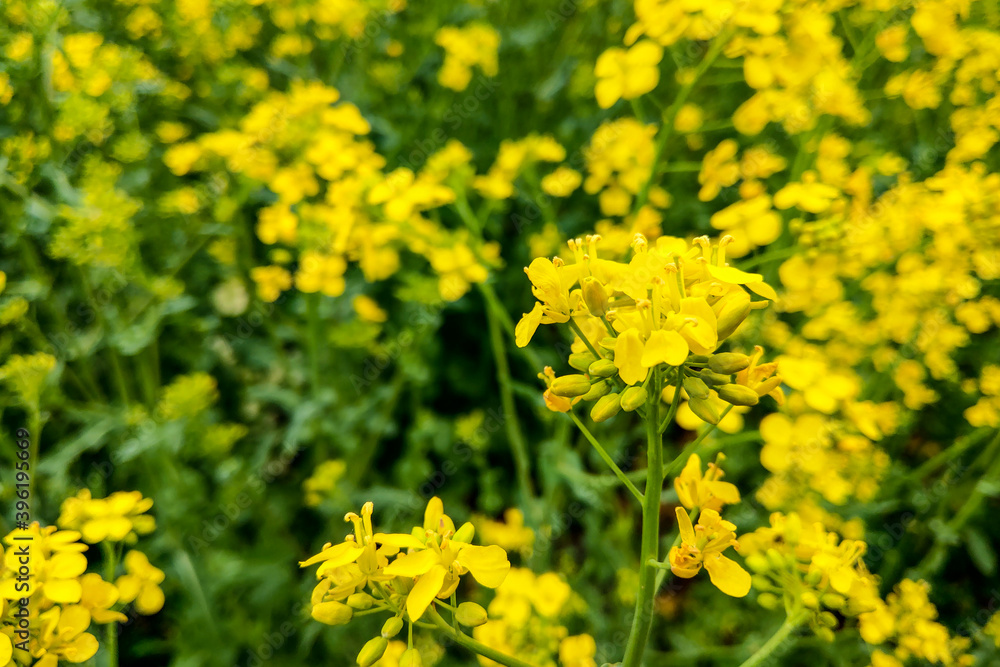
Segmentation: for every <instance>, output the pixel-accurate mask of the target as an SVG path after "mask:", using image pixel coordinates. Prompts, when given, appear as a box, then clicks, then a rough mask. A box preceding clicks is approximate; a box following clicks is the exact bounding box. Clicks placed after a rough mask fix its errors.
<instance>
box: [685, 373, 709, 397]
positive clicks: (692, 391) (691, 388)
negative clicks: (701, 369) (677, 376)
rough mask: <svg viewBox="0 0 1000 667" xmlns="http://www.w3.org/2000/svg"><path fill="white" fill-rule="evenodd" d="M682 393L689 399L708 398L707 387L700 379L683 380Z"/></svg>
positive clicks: (689, 378) (688, 378)
mask: <svg viewBox="0 0 1000 667" xmlns="http://www.w3.org/2000/svg"><path fill="white" fill-rule="evenodd" d="M684 391H686V392H687V394H688V396H690V397H691V398H708V385H707V384H705V381H704V380H702V379H701V378H693V377H687V378H684Z"/></svg>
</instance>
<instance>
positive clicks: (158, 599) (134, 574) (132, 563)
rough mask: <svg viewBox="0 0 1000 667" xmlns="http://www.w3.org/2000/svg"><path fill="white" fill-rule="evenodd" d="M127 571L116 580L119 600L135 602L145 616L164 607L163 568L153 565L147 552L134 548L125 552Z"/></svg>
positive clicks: (137, 609)
mask: <svg viewBox="0 0 1000 667" xmlns="http://www.w3.org/2000/svg"><path fill="white" fill-rule="evenodd" d="M123 563H124V565H125V572H126V574H123V575H122V576H120V577H118V579H117V581H115V586H116V587H117V588H118V593H119V600H120V601H121V602H124V603H129V602H133V601H134V602H135V610H136V611H137V612H139V613H140V614H142V615H143V616H150V615H152V614H155V613H156V612H158V611H160V609H162V608H163V602H164V596H163V590H162V589H161V588H160V584H161V583H163V579H164V574H163V570H160V569H159V568H156V567H153V566H152V565H150V563H149V559H148V558H147V557H146V554H144V553H142V552H141V551H136V550H134V549H133V550H132V551H129V552H128V553H127V554H125V559H124V561H123Z"/></svg>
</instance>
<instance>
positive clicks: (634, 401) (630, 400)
mask: <svg viewBox="0 0 1000 667" xmlns="http://www.w3.org/2000/svg"><path fill="white" fill-rule="evenodd" d="M647 398H648V395H647V394H646V390H645V388H643V387H629V388H628V389H626V390H625V391H623V392H622V398H621V404H622V410H624V411H625V412H632V411H633V410H635V409H637V408H640V407H642V406H643V405H644V404H645V403H646V399H647Z"/></svg>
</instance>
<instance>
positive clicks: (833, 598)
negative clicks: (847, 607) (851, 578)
mask: <svg viewBox="0 0 1000 667" xmlns="http://www.w3.org/2000/svg"><path fill="white" fill-rule="evenodd" d="M819 601H820V602H822V603H823V606H824V607H827V608H829V609H843V608H844V604H845V603H846V602H847V600H845V599H844V596H843V595H840V594H838V593H827V594H826V595H823V596H822V597H820V599H819Z"/></svg>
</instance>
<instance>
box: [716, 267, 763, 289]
mask: <svg viewBox="0 0 1000 667" xmlns="http://www.w3.org/2000/svg"><path fill="white" fill-rule="evenodd" d="M708 272H709V273H710V274H712V277H713V278H715V279H716V280H721V281H722V282H724V283H731V284H733V285H746V284H747V283H759V282H762V281H763V280H764V276H762V275H760V274H759V273H747V272H746V271H740V270H739V269H737V268H735V267H732V266H713V265H711V264H709V265H708Z"/></svg>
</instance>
